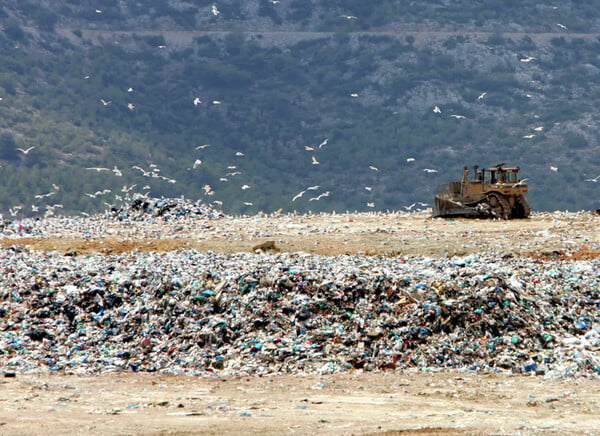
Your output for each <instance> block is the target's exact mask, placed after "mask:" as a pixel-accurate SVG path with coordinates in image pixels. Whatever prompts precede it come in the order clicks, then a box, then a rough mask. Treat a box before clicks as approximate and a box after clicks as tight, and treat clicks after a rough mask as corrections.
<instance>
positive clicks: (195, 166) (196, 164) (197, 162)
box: [192, 159, 202, 169]
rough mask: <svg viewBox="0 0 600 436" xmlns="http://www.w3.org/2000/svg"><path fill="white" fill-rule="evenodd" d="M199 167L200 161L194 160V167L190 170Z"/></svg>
mask: <svg viewBox="0 0 600 436" xmlns="http://www.w3.org/2000/svg"><path fill="white" fill-rule="evenodd" d="M200 165H202V161H201V160H200V159H196V160H195V161H194V165H192V168H194V169H196V168H198V167H199V166H200Z"/></svg>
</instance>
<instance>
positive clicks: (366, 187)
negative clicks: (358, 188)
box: [365, 186, 373, 192]
mask: <svg viewBox="0 0 600 436" xmlns="http://www.w3.org/2000/svg"><path fill="white" fill-rule="evenodd" d="M365 189H366V190H367V191H369V192H371V191H372V190H373V188H372V187H370V186H365Z"/></svg>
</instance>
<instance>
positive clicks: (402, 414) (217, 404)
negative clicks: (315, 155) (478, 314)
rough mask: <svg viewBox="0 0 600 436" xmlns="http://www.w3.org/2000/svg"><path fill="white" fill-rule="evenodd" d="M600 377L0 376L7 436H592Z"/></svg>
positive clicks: (599, 406)
mask: <svg viewBox="0 0 600 436" xmlns="http://www.w3.org/2000/svg"><path fill="white" fill-rule="evenodd" d="M598 388H599V383H598V381H590V380H569V381H544V380H542V379H540V378H536V377H523V376H520V377H516V376H515V377H508V376H489V375H486V376H481V375H479V376H478V375H473V374H468V373H467V374H461V373H437V374H436V373H417V374H406V373H405V374H401V373H396V372H386V373H361V372H352V373H344V374H337V375H331V376H325V377H323V376H321V377H319V376H281V377H280V376H278V377H268V378H242V379H222V378H219V377H214V378H211V379H206V378H192V377H185V376H182V377H176V376H160V375H148V374H147V375H132V374H125V375H106V376H102V377H85V378H80V377H76V376H69V377H66V376H17V377H16V378H14V379H13V378H11V379H0V405H1V407H0V433H2V434H11V435H30V434H45V435H48V436H50V435H81V434H105V435H125V434H128V435H130V434H136V435H137V434H140V435H141V434H143V435H196V434H203V435H239V434H260V435H282V434H294V435H314V434H327V435H388V436H389V435H405V434H419V435H438V434H444V435H446V434H464V435H474V434H475V435H479V434H485V435H488V434H541V433H547V434H569V435H578V434H598V433H597V431H598V429H599V428H600V413H598V412H599V410H600V395H599V394H598V391H599V389H598Z"/></svg>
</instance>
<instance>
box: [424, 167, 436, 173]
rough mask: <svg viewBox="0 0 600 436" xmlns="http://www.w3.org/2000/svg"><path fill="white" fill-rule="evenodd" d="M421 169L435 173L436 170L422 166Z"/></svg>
mask: <svg viewBox="0 0 600 436" xmlns="http://www.w3.org/2000/svg"><path fill="white" fill-rule="evenodd" d="M423 171H425V172H426V173H437V172H438V170H435V169H433V168H423Z"/></svg>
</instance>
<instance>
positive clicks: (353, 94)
mask: <svg viewBox="0 0 600 436" xmlns="http://www.w3.org/2000/svg"><path fill="white" fill-rule="evenodd" d="M350 97H354V98H356V97H358V94H357V93H356V92H353V93H352V94H350Z"/></svg>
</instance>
